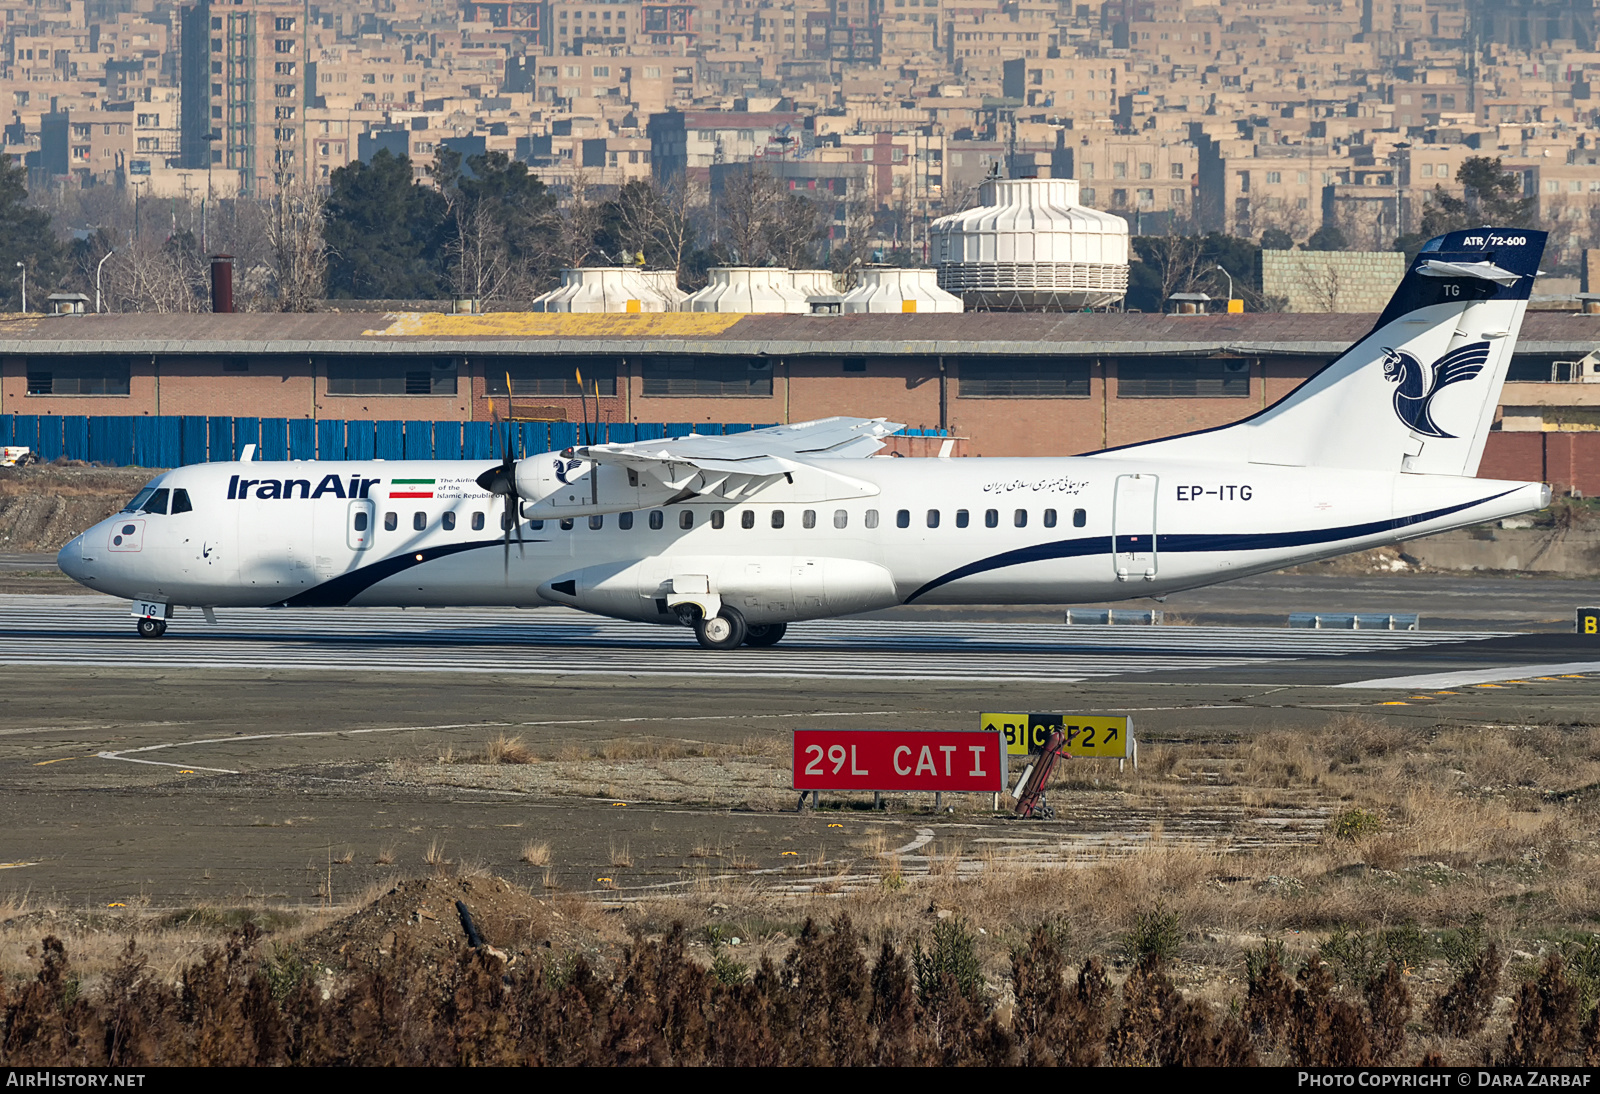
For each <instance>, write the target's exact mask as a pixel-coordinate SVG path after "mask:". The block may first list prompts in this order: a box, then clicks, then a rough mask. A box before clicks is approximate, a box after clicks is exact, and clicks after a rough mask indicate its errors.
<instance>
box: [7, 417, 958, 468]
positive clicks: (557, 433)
mask: <svg viewBox="0 0 1600 1094" xmlns="http://www.w3.org/2000/svg"><path fill="white" fill-rule="evenodd" d="M775 424H777V423H772V422H769V423H761V424H755V425H752V424H749V423H737V422H729V423H719V422H601V423H599V425H598V427H595V426H591V427H589V432H590V434H591V435H592V436H593V440H594V443H596V444H603V443H612V444H621V443H626V442H629V441H649V440H658V439H660V438H662V437H680V436H685V435H687V434H689V433H699V434H711V435H722V434H732V433H745V432H748V431H749V430H752V429H766V428H768V426H770V425H775ZM903 432H904V433H905V434H906V435H908V436H913V437H924V436H926V437H944V436H948V435H949V431H948V430H943V429H906V430H904V431H903ZM583 436H584V432H583V426H581V425H580V424H578V423H576V422H516V423H513V424H511V425H493V424H491V423H489V422H433V421H407V422H375V421H365V420H350V421H345V420H344V419H342V418H322V419H318V420H316V421H312V420H311V419H309V418H294V419H288V418H229V417H212V418H206V417H200V416H194V415H185V416H178V415H162V416H143V417H118V416H106V417H86V416H84V415H81V414H78V415H56V414H0V445H23V446H25V447H27V448H31V449H32V450H33V451H34V452H35V453H37V454H38V456H39V458H40V459H42V460H55V459H60V458H62V457H65V458H66V459H69V460H88V461H90V462H92V463H100V464H107V465H110V466H118V467H122V466H134V467H178V466H180V465H182V464H187V463H205V462H206V461H208V460H235V459H238V458H239V455H240V453H241V452H242V451H243V450H244V447H245V446H246V445H251V444H253V445H255V446H256V459H258V460H286V459H287V460H312V459H320V460H371V459H381V460H459V459H466V460H497V459H500V458H501V456H502V454H503V452H504V448H505V443H506V439H507V437H511V438H512V447H513V449H514V450H515V451H516V452H517V453H518V454H519V455H521V454H526V453H530V452H552V451H560V450H561V449H563V448H570V447H571V446H573V445H576V444H579V443H581V442H582V439H583Z"/></svg>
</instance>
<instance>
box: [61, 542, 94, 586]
mask: <svg viewBox="0 0 1600 1094" xmlns="http://www.w3.org/2000/svg"><path fill="white" fill-rule="evenodd" d="M56 565H57V566H59V567H60V568H61V572H62V573H64V574H66V575H67V576H68V577H70V578H72V580H74V581H80V582H81V581H83V580H85V578H86V577H87V576H88V567H87V566H85V565H84V562H83V537H82V536H81V535H79V536H74V537H73V538H72V540H71V542H69V543H68V544H67V545H66V546H65V547H63V548H61V553H60V554H58V555H56Z"/></svg>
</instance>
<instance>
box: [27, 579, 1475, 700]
mask: <svg viewBox="0 0 1600 1094" xmlns="http://www.w3.org/2000/svg"><path fill="white" fill-rule="evenodd" d="M217 615H218V618H219V622H218V624H217V625H215V626H212V625H208V624H206V623H205V622H204V621H203V619H202V617H201V615H200V613H198V612H193V611H187V612H181V613H180V614H179V615H178V616H177V618H175V619H174V620H173V622H172V624H171V625H170V627H169V629H168V631H167V635H166V637H165V638H162V639H156V640H150V639H140V638H138V637H137V635H136V634H135V633H134V625H133V620H132V618H131V617H130V616H129V615H128V612H127V605H126V604H125V603H123V602H121V601H114V600H110V599H106V598H99V597H72V598H65V597H49V596H37V597H28V596H9V597H0V665H78V666H99V667H119V668H135V667H141V666H148V667H152V668H171V667H175V666H179V665H181V666H182V667H184V668H187V669H252V670H287V669H293V670H309V671H330V672H342V673H350V672H353V671H385V672H403V673H404V672H430V673H431V672H469V673H471V672H477V673H517V674H543V675H553V676H570V675H623V676H630V677H643V676H657V677H686V676H707V675H719V674H725V673H729V672H736V673H737V674H738V675H739V676H740V677H743V678H748V677H760V678H770V679H850V680H863V681H867V680H1013V681H1014V680H1050V681H1054V682H1066V683H1070V682H1076V681H1083V680H1090V679H1099V678H1107V677H1115V676H1123V675H1128V674H1140V673H1172V672H1183V673H1188V672H1202V671H1206V670H1216V669H1241V668H1244V667H1246V666H1250V665H1258V664H1271V663H1278V662H1283V661H1294V660H1299V659H1303V658H1328V657H1349V656H1351V655H1358V654H1375V653H1385V652H1395V653H1401V652H1404V651H1417V650H1419V649H1421V648H1424V647H1437V646H1439V645H1441V644H1453V643H1467V642H1474V641H1482V640H1484V639H1488V638H1494V637H1497V636H1496V635H1494V634H1491V633H1485V632H1475V631H1416V632H1412V631H1312V630H1290V629H1288V628H1284V627H1277V628H1271V627H1104V626H1065V625H1053V626H1052V625H1046V624H1012V623H1003V622H1002V623H993V622H990V623H971V622H952V621H942V622H938V623H924V622H891V621H883V620H827V621H818V622H810V623H798V624H795V625H793V626H792V627H791V628H790V630H789V635H788V637H787V638H785V640H784V642H783V644H782V645H781V646H779V647H776V648H774V649H764V650H758V649H749V648H745V649H740V650H737V651H732V652H717V651H709V650H703V649H701V648H699V647H698V646H697V645H696V644H695V641H694V637H693V635H692V633H691V632H690V631H689V630H687V629H686V628H681V627H652V626H648V625H644V624H636V623H623V622H614V621H610V620H603V619H597V618H596V617H593V616H587V615H581V614H579V613H576V612H571V611H568V610H566V609H561V608H552V609H540V610H538V611H518V610H514V609H503V608H476V609H411V610H400V609H393V608H347V609H339V610H336V611H315V610H300V611H293V610H276V611H275V610H269V609H225V610H219V611H218V613H217Z"/></svg>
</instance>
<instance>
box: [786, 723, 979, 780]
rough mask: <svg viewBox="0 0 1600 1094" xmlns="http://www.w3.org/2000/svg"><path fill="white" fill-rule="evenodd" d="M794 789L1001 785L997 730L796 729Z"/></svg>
mask: <svg viewBox="0 0 1600 1094" xmlns="http://www.w3.org/2000/svg"><path fill="white" fill-rule="evenodd" d="M794 788H795V789H796V790H882V791H908V790H921V791H927V792H930V793H931V792H933V791H961V790H968V791H973V790H976V791H984V792H992V791H996V790H1004V789H1006V741H1005V737H1004V736H1002V735H1001V734H999V733H965V732H960V731H946V730H938V731H932V730H930V731H918V730H908V729H882V730H879V729H799V730H796V731H795V734H794Z"/></svg>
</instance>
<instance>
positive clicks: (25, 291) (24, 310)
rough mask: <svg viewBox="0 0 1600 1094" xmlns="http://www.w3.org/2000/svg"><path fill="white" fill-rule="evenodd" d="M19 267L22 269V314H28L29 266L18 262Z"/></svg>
mask: <svg viewBox="0 0 1600 1094" xmlns="http://www.w3.org/2000/svg"><path fill="white" fill-rule="evenodd" d="M17 269H19V270H21V271H22V314H23V315H27V314H28V267H26V266H24V265H23V264H22V263H20V262H18V263H17Z"/></svg>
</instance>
